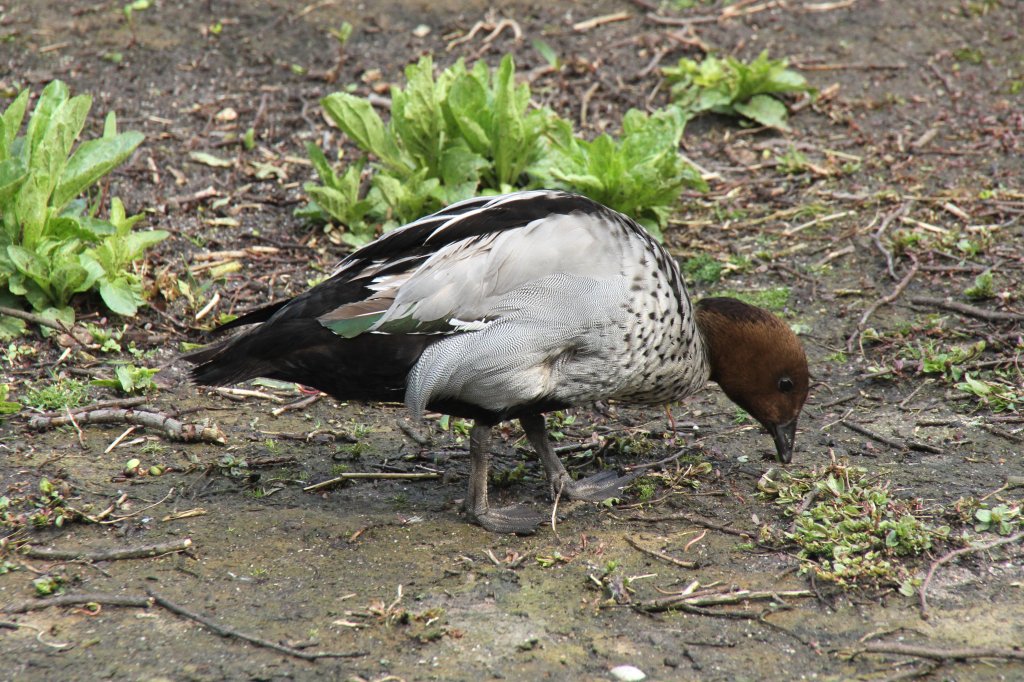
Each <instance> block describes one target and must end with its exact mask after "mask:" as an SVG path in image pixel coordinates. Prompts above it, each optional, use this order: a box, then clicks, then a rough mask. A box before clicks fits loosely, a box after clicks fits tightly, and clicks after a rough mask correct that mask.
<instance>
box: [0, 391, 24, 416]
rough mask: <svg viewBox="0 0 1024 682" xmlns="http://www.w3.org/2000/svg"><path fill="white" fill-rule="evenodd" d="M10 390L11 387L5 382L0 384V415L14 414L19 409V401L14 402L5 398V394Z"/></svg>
mask: <svg viewBox="0 0 1024 682" xmlns="http://www.w3.org/2000/svg"><path fill="white" fill-rule="evenodd" d="M10 390H11V387H10V386H8V385H7V384H0V416H3V415H5V414H14V413H15V412H18V411H19V410H21V403H16V402H13V401H10V400H8V399H7V394H8V392H9V391H10Z"/></svg>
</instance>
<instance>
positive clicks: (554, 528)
mask: <svg viewBox="0 0 1024 682" xmlns="http://www.w3.org/2000/svg"><path fill="white" fill-rule="evenodd" d="M563 488H565V480H564V479H562V480H559V482H558V492H557V493H555V501H554V502H553V503H552V504H551V532H552V534H553V535H554V536H555V540H556V541H557V542H558V544H562V538H560V537H559V536H558V502H559V500H561V499H562V489H563Z"/></svg>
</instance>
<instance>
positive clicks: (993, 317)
mask: <svg viewBox="0 0 1024 682" xmlns="http://www.w3.org/2000/svg"><path fill="white" fill-rule="evenodd" d="M910 302H911V303H913V304H914V305H929V306H934V307H936V308H941V309H942V310H950V311H952V312H955V313H962V314H963V315H967V316H968V317H976V318H978V319H979V320H985V321H987V322H1020V321H1022V320H1024V315H1018V314H1017V313H1007V312H1002V311H1000V310H985V309H984V308H978V307H976V306H973V305H968V304H966V303H960V302H959V301H954V300H952V299H951V298H937V297H933V296H912V297H911V298H910Z"/></svg>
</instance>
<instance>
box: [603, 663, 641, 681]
mask: <svg viewBox="0 0 1024 682" xmlns="http://www.w3.org/2000/svg"><path fill="white" fill-rule="evenodd" d="M609 672H610V673H611V674H612V677H614V678H615V679H617V680H622V682H640V680H646V679H647V675H646V674H644V671H643V670H641V669H640V668H637V667H636V666H634V665H617V666H615V667H614V668H612V669H611V670H610V671H609Z"/></svg>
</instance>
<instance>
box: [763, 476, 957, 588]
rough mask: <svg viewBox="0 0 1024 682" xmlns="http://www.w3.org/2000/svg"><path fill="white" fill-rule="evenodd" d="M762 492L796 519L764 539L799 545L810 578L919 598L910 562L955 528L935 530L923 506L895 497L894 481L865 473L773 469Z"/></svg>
mask: <svg viewBox="0 0 1024 682" xmlns="http://www.w3.org/2000/svg"><path fill="white" fill-rule="evenodd" d="M758 490H759V491H760V493H759V494H760V495H761V497H763V498H764V499H768V500H773V501H774V502H775V503H776V504H777V505H779V506H781V507H782V508H783V509H784V513H785V514H786V515H787V516H791V517H794V522H793V526H792V529H791V530H781V529H777V528H771V527H768V526H765V527H764V528H763V529H762V537H761V539H762V541H765V542H774V543H783V544H784V543H793V544H795V545H796V546H797V547H798V548H799V549H798V552H797V556H798V557H799V559H800V561H801V570H802V571H803V572H809V573H813V574H814V575H815V577H817V578H820V579H823V580H829V581H832V582H834V583H836V584H838V585H843V586H852V585H864V584H876V585H895V586H899V588H900V591H901V592H903V593H905V594H912V593H913V592H914V590H915V588H916V585H917V581H916V579H915V578H913V571H912V569H911V567H909V566H908V565H907V563H906V560H907V559H908V558H910V557H914V556H918V555H920V554H922V553H923V552H925V551H927V550H928V549H930V548H931V546H932V543H933V541H934V540H936V539H947V538H948V537H949V532H950V529H949V527H948V526H935V525H933V524H932V523H931V522H930V521H929V520H928V519H927V518H926V516H925V514H923V513H922V510H921V506H920V502H919V501H918V500H900V499H897V498H895V497H893V495H892V494H891V492H890V490H889V483H888V482H882V481H880V480H879V479H878V477H876V476H872V475H869V474H868V472H867V470H866V469H864V468H861V467H851V466H848V465H845V464H838V463H834V464H832V465H831V466H828V467H825V468H823V469H815V470H813V471H811V472H808V473H799V472H785V471H777V470H773V471H770V472H768V473H767V474H765V475H764V476H763V477H762V478H761V480H760V481H759V482H758Z"/></svg>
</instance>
